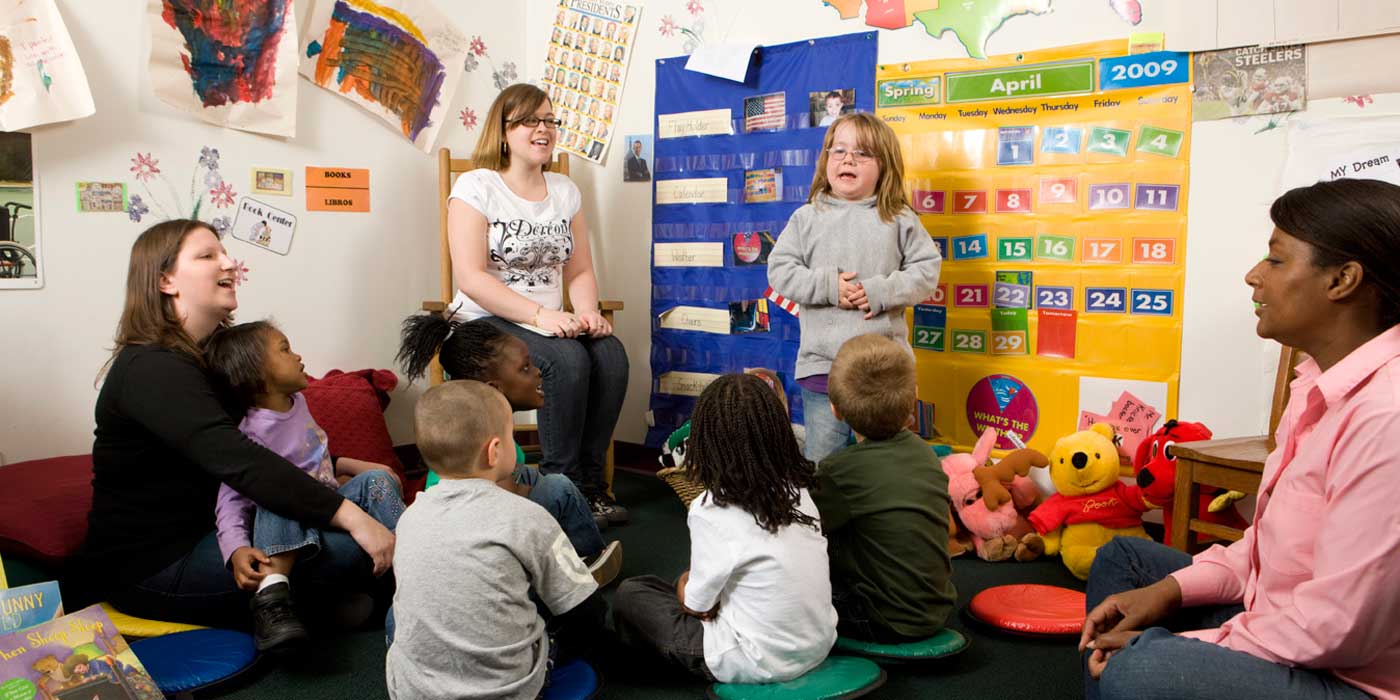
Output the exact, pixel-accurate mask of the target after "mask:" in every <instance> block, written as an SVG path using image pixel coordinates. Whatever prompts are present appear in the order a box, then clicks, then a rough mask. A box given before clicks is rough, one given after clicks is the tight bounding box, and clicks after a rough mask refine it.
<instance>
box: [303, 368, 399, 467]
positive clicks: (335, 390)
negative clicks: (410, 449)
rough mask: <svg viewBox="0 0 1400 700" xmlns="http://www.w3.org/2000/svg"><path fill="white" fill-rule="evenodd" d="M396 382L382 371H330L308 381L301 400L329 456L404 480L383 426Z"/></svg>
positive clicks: (395, 378)
mask: <svg viewBox="0 0 1400 700" xmlns="http://www.w3.org/2000/svg"><path fill="white" fill-rule="evenodd" d="M398 381H399V380H398V377H396V376H394V373H393V372H390V371H388V370H384V369H374V370H372V369H362V370H359V371H356V372H342V371H340V370H338V369H333V370H331V371H330V372H327V373H326V376H324V377H322V378H320V379H310V382H309V384H308V385H307V387H306V390H305V391H303V392H302V396H304V397H306V407H307V408H308V409H310V411H311V417H312V418H315V419H316V423H317V424H318V425H320V426H321V429H322V430H324V431H326V438H327V440H329V442H330V445H329V447H330V450H331V454H332V455H335V456H336V457H351V458H353V459H362V460H365V461H367V462H378V463H379V464H385V465H388V466H389V468H391V469H393V470H394V473H395V474H398V475H399V479H400V480H403V478H404V473H403V465H402V464H400V463H399V458H398V456H397V455H395V454H394V441H393V440H392V439H391V438H390V437H389V427H388V426H387V425H385V424H384V409H385V407H387V406H388V405H389V391H391V390H392V389H393V388H394V386H395V385H397V384H398Z"/></svg>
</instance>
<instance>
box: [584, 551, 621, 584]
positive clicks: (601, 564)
mask: <svg viewBox="0 0 1400 700" xmlns="http://www.w3.org/2000/svg"><path fill="white" fill-rule="evenodd" d="M583 563H584V564H587V565H588V573H590V574H593V580H594V581H597V582H598V587H599V588H602V587H603V586H606V585H608V584H609V583H612V582H613V580H614V579H616V578H617V575H618V574H620V573H622V543H621V542H609V543H608V546H606V547H604V548H603V551H601V552H599V553H597V554H595V555H593V556H591V557H589V558H587V559H584V560H583Z"/></svg>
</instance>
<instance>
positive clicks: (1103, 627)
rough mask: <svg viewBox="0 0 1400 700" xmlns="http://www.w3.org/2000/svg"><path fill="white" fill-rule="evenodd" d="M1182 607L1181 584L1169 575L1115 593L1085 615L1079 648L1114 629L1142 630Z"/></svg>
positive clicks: (1088, 647)
mask: <svg viewBox="0 0 1400 700" xmlns="http://www.w3.org/2000/svg"><path fill="white" fill-rule="evenodd" d="M1179 607H1181V586H1179V585H1177V583H1176V579H1174V578H1172V577H1170V576H1168V577H1166V578H1164V579H1162V580H1161V581H1158V582H1156V583H1154V584H1152V585H1150V586H1146V587H1144V588H1137V589H1134V590H1131V591H1125V592H1123V593H1115V594H1113V595H1111V596H1109V597H1107V598H1105V599H1104V601H1103V602H1102V603H1099V604H1098V606H1097V607H1095V608H1094V609H1093V610H1090V611H1089V614H1088V615H1086V616H1085V617H1084V629H1083V631H1082V632H1081V633H1080V635H1079V651H1081V652H1083V651H1085V650H1087V649H1090V648H1095V647H1092V646H1090V645H1091V643H1092V642H1094V641H1095V640H1097V639H1099V638H1101V637H1102V636H1103V635H1105V634H1108V633H1111V632H1126V631H1130V630H1140V629H1143V628H1145V627H1148V626H1150V625H1152V624H1153V623H1155V622H1157V621H1158V620H1161V619H1162V618H1164V617H1166V616H1167V614H1169V613H1170V612H1171V611H1173V610H1176V609H1177V608H1179Z"/></svg>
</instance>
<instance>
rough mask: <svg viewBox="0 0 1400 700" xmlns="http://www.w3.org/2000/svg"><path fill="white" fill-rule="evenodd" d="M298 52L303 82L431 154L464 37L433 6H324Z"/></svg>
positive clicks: (326, 2)
mask: <svg viewBox="0 0 1400 700" xmlns="http://www.w3.org/2000/svg"><path fill="white" fill-rule="evenodd" d="M301 45H302V49H303V50H302V53H301V68H300V70H301V74H302V75H304V76H306V78H308V79H309V80H311V82H313V83H316V84H317V85H319V86H321V87H323V88H325V89H327V90H330V91H332V92H335V93H337V94H339V95H341V96H342V97H344V98H345V99H347V100H350V101H351V102H354V103H355V104H357V105H359V106H361V107H363V108H364V109H366V110H369V111H370V112H371V113H373V114H375V115H377V116H378V117H379V118H380V119H383V120H384V121H385V122H387V123H389V124H390V125H391V126H392V128H394V129H395V130H397V131H399V132H401V133H402V134H403V136H404V138H406V139H408V140H409V141H410V142H412V143H413V145H414V146H416V147H418V149H419V150H422V151H423V152H424V153H427V152H428V151H430V150H432V147H433V141H434V140H435V139H436V138H437V133H438V130H439V129H441V128H442V124H443V120H444V119H445V118H446V114H447V107H448V105H449V104H451V102H452V94H453V92H454V91H455V90H456V89H457V84H458V83H459V82H460V78H461V73H462V71H461V66H462V62H463V59H464V57H465V56H466V53H467V38H466V36H465V35H463V34H462V32H461V31H459V30H458V29H457V28H456V27H454V26H453V25H452V23H451V22H450V21H449V20H448V19H447V17H446V16H444V15H443V14H442V13H441V12H439V11H438V10H437V9H436V8H435V7H434V6H433V4H432V3H431V2H429V1H428V0H378V1H374V2H372V1H371V0H321V1H320V2H318V3H316V6H315V8H314V9H313V12H312V15H311V19H310V21H309V22H307V28H306V33H305V34H304V35H303V36H302V42H301Z"/></svg>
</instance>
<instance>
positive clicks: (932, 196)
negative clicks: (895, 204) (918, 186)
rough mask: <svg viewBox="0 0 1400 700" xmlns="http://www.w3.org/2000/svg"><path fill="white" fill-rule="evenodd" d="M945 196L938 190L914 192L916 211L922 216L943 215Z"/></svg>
mask: <svg viewBox="0 0 1400 700" xmlns="http://www.w3.org/2000/svg"><path fill="white" fill-rule="evenodd" d="M944 194H945V193H943V192H941V191H938V190H914V211H916V212H918V213H920V214H942V213H943V205H944V203H945V202H944V199H943V195H944Z"/></svg>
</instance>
